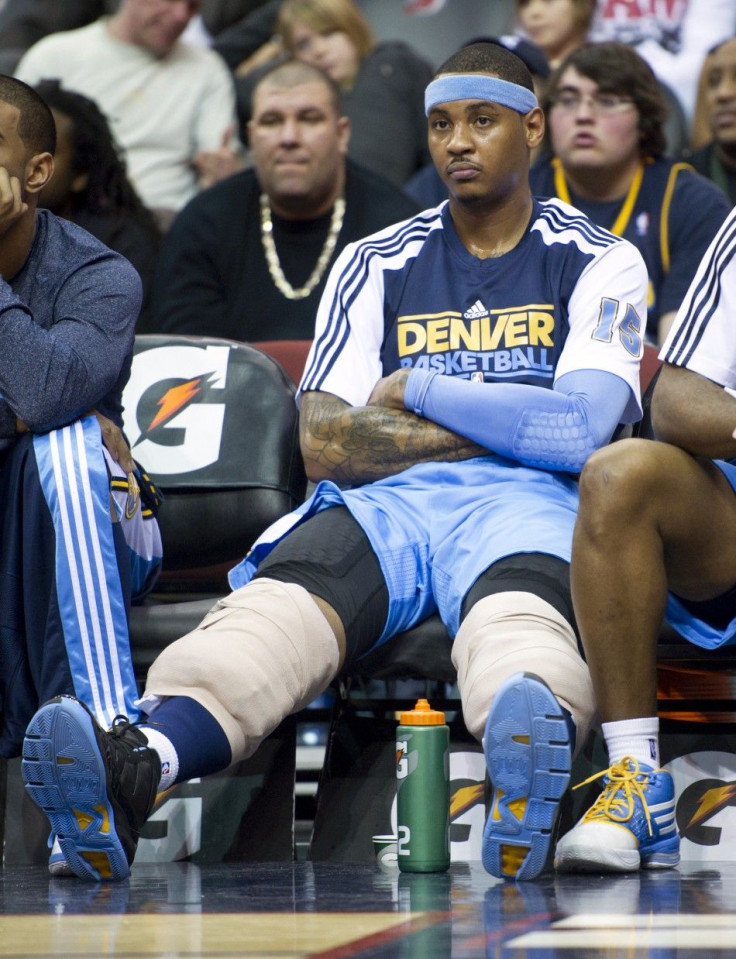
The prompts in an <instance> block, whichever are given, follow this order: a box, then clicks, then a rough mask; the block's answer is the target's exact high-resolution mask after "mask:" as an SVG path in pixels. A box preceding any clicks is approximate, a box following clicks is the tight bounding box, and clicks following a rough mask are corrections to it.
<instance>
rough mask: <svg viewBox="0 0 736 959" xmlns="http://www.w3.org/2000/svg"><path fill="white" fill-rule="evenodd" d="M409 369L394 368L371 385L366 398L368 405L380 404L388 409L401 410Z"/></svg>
mask: <svg viewBox="0 0 736 959" xmlns="http://www.w3.org/2000/svg"><path fill="white" fill-rule="evenodd" d="M410 372H411V371H410V370H395V371H394V372H393V373H389V375H388V376H384V377H383V378H382V379H380V380H379V381H378V382H377V383H376V385H375V386H374V387H373V392H372V393H371V395H370V397H369V399H368V406H382V407H383V408H384V409H388V410H403V409H405V407H404V392H405V390H406V381H407V380H408V379H409V373H410Z"/></svg>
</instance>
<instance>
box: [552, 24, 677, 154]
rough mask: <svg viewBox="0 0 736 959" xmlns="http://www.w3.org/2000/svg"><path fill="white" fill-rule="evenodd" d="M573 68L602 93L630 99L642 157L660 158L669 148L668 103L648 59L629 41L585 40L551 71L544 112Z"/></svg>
mask: <svg viewBox="0 0 736 959" xmlns="http://www.w3.org/2000/svg"><path fill="white" fill-rule="evenodd" d="M570 67H573V68H574V69H575V70H577V72H578V73H580V74H582V76H584V77H587V78H588V79H589V80H592V81H593V82H594V83H595V84H597V85H598V89H599V90H600V91H601V93H616V94H618V95H619V96H625V97H628V98H629V99H631V100H632V101H633V103H634V106H635V107H636V109H637V111H638V113H639V148H640V150H641V154H642V156H647V157H659V156H662V155H663V154H664V152H665V150H666V148H667V136H666V133H665V129H664V123H665V120H666V119H667V112H668V107H667V102H666V100H665V98H664V96H663V94H662V89H661V87H660V85H659V81H658V80H657V78H656V76H655V75H654V72H653V70H652V68H651V67H650V66H649V64H648V63H647V62H646V60H645V59H644V58H643V57H642V56H640V55H639V54H638V53H637V52H636V50H634V48H633V47H632V46H630V45H629V44H628V43H618V42H617V41H615V40H607V41H605V42H601V43H584V44H583V45H582V46H581V47H577V49H575V50H573V52H572V53H570V54H568V56H566V57H565V59H564V60H563V61H562V63H561V64H560V65H559V66H558V67H557V69H556V70H555V71H554V73H553V74H552V76H551V78H550V80H549V83H548V84H547V87H546V90H545V96H544V104H543V106H544V108H545V111H546V110H547V109H549V106H550V105H551V104H552V102H553V100H554V98H555V96H556V95H557V91H558V90H559V88H560V80H561V78H562V75H563V73H565V72H566V70H568V69H569V68H570Z"/></svg>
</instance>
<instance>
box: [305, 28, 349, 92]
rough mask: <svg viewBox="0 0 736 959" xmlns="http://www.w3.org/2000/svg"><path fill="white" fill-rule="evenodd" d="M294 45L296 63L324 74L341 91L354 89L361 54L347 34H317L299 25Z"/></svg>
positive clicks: (334, 31)
mask: <svg viewBox="0 0 736 959" xmlns="http://www.w3.org/2000/svg"><path fill="white" fill-rule="evenodd" d="M291 44H292V47H293V49H294V56H295V57H296V59H297V60H302V61H303V62H304V63H309V64H311V65H312V66H313V67H318V68H319V69H320V70H324V72H325V73H326V74H327V75H328V76H329V77H331V78H332V79H333V80H334V81H335V83H336V84H337V85H338V86H340V87H350V86H352V83H353V80H354V79H355V74H356V73H357V72H358V51H357V50H356V48H355V44H354V43H353V41H352V40H351V39H350V37H349V36H348V35H347V33H345V31H344V30H332V31H331V32H330V33H317V31H316V30H313V29H312V27H309V26H307V24H306V23H299V22H296V23H294V25H293V27H292V29H291Z"/></svg>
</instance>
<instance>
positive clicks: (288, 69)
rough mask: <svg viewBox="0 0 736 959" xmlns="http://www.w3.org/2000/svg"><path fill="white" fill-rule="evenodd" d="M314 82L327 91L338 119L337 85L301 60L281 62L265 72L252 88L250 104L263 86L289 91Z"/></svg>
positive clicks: (338, 98) (339, 104) (341, 109)
mask: <svg viewBox="0 0 736 959" xmlns="http://www.w3.org/2000/svg"><path fill="white" fill-rule="evenodd" d="M315 80H316V81H317V82H319V83H321V84H323V85H324V86H325V87H326V88H327V90H328V91H329V94H330V103H331V105H332V107H333V109H334V111H335V115H336V116H338V117H340V116H342V114H343V112H344V111H343V105H342V95H341V94H340V88H339V87H338V85H337V84H336V83H335V81H334V80H333V79H332V77H330V76H328V75H327V74H326V73H325V72H324V70H320V69H319V67H315V66H312V64H311V63H302V62H301V60H293V59H290V60H286V61H281V62H279V63H276V64H275V65H274V66H272V67H270V68H269V69H268V70H266V72H265V73H264V74H263V75H262V76H261V77H260V78H259V79H258V82H257V83H256V85H255V86H254V87H253V93H252V94H251V102H253V101H254V100H255V95H256V91H257V90H259V89H260V88H261V87H262V86H264V85H269V86H273V87H277V88H279V89H283V90H290V89H291V88H292V87H298V86H301V85H302V84H303V83H314V81H315Z"/></svg>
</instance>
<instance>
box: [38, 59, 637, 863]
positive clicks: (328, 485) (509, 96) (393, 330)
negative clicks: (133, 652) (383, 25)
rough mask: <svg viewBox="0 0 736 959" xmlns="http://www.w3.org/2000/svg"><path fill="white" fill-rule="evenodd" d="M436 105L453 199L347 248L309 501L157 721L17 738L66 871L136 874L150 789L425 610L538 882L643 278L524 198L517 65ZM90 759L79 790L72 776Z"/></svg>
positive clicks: (178, 654)
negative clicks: (588, 557)
mask: <svg viewBox="0 0 736 959" xmlns="http://www.w3.org/2000/svg"><path fill="white" fill-rule="evenodd" d="M426 112H427V116H428V137H429V146H430V150H431V153H432V157H433V161H434V163H435V164H436V166H437V169H438V171H439V173H440V175H441V176H442V178H443V180H444V181H445V183H446V185H447V188H448V191H449V201H448V202H446V203H443V204H441V205H440V206H439V207H437V208H436V209H430V210H427V211H425V212H424V213H421V214H419V215H417V216H415V217H413V218H412V219H409V220H406V221H404V222H402V223H399V224H396V225H394V226H391V227H388V228H387V229H385V230H383V231H381V232H379V233H376V234H374V235H372V236H370V237H367V238H366V239H364V240H360V241H358V242H356V243H352V244H350V245H349V246H347V247H346V248H345V250H344V251H343V253H342V254H341V255H340V257H339V258H338V260H337V261H336V263H335V266H334V268H333V269H332V271H331V273H330V276H329V279H328V282H327V285H326V288H325V293H324V296H323V297H322V300H321V304H320V307H319V311H318V316H317V323H316V336H315V341H314V345H313V348H312V351H311V354H310V357H309V359H308V361H307V367H306V371H305V375H304V378H303V380H302V383H301V385H300V389H299V396H298V400H299V403H300V429H301V444H302V450H303V454H304V459H305V462H306V465H307V470H308V474H309V476H310V477H311V479H313V480H315V481H319V482H318V485H317V487H316V489H315V492H314V495H313V496H312V497H311V498H310V499H309V500H308V501H307V502H306V503H305V504H304V505H303V506H302V507H300V508H299V509H298V510H296V511H295V512H294V513H292V514H290V515H289V516H288V517H286V518H285V519H283V520H282V521H280V522H279V523H277V524H275V525H274V526H273V527H271V528H270V529H269V530H267V531H266V532H265V533H264V535H263V536H262V537H261V539H260V540H259V542H258V543H257V544H256V545H255V547H254V549H253V550H252V551H251V553H250V554H249V555H248V556H247V557H246V559H245V560H244V561H243V563H242V564H240V566H238V567H236V568H235V569H234V570H233V571H232V573H231V585H232V586H233V589H234V592H233V593H231V594H230V595H229V596H228V597H226V598H225V599H223V600H221V601H220V602H219V603H218V604H217V605H216V606H215V608H214V609H213V610H212V611H211V612H210V613H209V614H208V615H207V617H206V618H205V619H204V620H203V622H202V623H201V625H200V626H199V627H198V628H197V629H196V630H195V631H193V632H192V633H190V634H189V635H188V636H185V637H183V638H182V639H180V640H178V641H177V642H176V643H174V644H172V646H170V647H169V648H168V649H167V650H166V651H165V652H164V653H163V654H162V655H161V656H160V657H159V658H158V659H157V661H156V662H155V663H154V665H153V667H152V669H151V671H150V673H149V676H148V681H147V687H146V690H145V693H144V696H143V699H142V703H141V705H142V708H143V709H144V711H145V712H146V713H148V722H146V723H144V724H143V725H142V726H138V727H133V726H131V725H130V724H129V723H127V722H125V721H124V720H119V721H118V722H116V723H115V724H114V726H113V729H112V730H111V731H110V732H105V731H103V730H102V729H101V728H100V727H99V726H98V725H97V724H96V723H95V722H94V721H93V719H92V718H91V717H90V716H89V714H88V712H87V711H86V710H85V709H84V707H82V706H81V705H80V704H79V703H77V702H76V701H75V700H74V699H70V698H62V699H59V700H55V701H52V702H51V703H49V704H47V705H45V706H44V707H43V708H42V709H41V710H40V711H39V713H38V714H37V716H36V717H35V718H34V719H33V721H32V722H31V724H30V726H29V728H28V732H27V736H26V745H25V753H24V755H25V760H24V764H23V774H24V777H25V780H26V783H27V787H28V790H29V792H30V794H31V796H32V797H34V799H35V800H36V801H37V802H38V803H39V805H42V806H43V807H44V810H45V812H46V813H47V815H48V816H49V819H50V820H51V823H52V826H53V827H54V828H55V829H57V831H59V832H60V833H61V834H62V836H61V846H62V850H63V852H64V855H65V857H66V860H67V863H68V864H69V866H70V867H71V869H72V870H73V871H74V872H75V873H76V874H77V875H78V876H80V877H82V878H86V879H90V880H97V879H99V878H111V879H120V878H123V877H124V876H126V875H127V874H128V871H129V867H130V863H131V862H132V859H133V856H134V853H135V846H136V840H137V835H138V830H139V829H140V826H141V825H142V823H143V822H144V821H145V819H146V817H147V816H148V814H149V812H150V810H151V808H152V804H153V801H154V798H155V794H156V792H157V790H158V789H160V788H166V787H167V786H169V785H171V784H173V783H176V782H179V781H182V780H186V779H189V778H191V777H192V776H201V775H205V774H207V773H212V772H215V771H216V770H218V769H222V768H224V767H226V766H227V765H228V764H230V763H231V762H235V761H237V760H239V759H242V758H243V757H245V756H248V755H250V754H251V753H252V752H253V751H254V750H255V749H256V748H257V746H258V744H259V743H260V742H261V741H262V740H263V738H264V737H265V736H267V735H268V733H269V732H270V731H271V730H273V729H274V728H275V727H276V725H277V724H278V723H279V722H280V721H281V719H283V717H284V716H286V715H288V714H289V713H291V712H294V711H296V710H298V709H300V708H302V707H303V706H305V705H306V704H307V703H309V702H311V701H312V700H313V699H314V698H315V696H317V695H318V694H319V693H320V692H322V691H323V690H324V688H325V687H326V686H327V685H328V683H329V682H330V681H332V680H333V679H334V678H335V676H336V675H337V674H338V672H339V670H340V669H341V668H342V666H343V664H344V663H345V662H347V661H351V660H353V659H355V658H356V657H359V656H361V655H363V654H365V653H366V652H368V651H369V650H371V649H373V648H375V647H376V646H378V645H379V644H380V643H382V642H384V641H385V640H387V639H388V638H389V637H391V636H393V635H394V634H396V633H397V632H400V631H402V630H406V629H409V628H410V627H412V626H414V625H416V624H417V623H419V622H421V621H422V620H423V619H425V618H426V617H427V616H429V615H431V614H433V613H435V612H439V615H440V616H441V617H442V620H443V621H444V623H445V624H446V626H447V628H448V630H449V632H450V633H451V635H453V636H454V644H453V658H454V662H455V665H456V667H457V672H458V685H459V689H460V693H461V697H462V704H463V713H464V717H465V721H466V724H467V726H468V728H469V729H470V730H471V731H472V732H473V733H474V734H475V735H476V736H477V737H478V738H479V739H480V738H483V740H484V746H485V754H486V759H487V763H488V769H489V774H490V779H491V782H492V784H493V799H492V807H491V811H490V815H489V817H488V822H487V825H486V828H485V832H484V839H483V860H484V863H485V865H486V868H487V869H488V870H489V871H490V872H492V873H493V874H494V875H497V876H504V877H508V878H520V879H523V878H533V877H534V876H536V875H538V874H539V873H540V872H541V871H542V869H543V868H544V867H545V865H546V863H547V861H548V853H549V851H550V846H551V839H552V835H553V830H554V824H555V818H556V814H557V809H558V804H559V799H560V797H561V796H562V794H563V792H564V791H565V789H566V787H567V783H568V779H569V770H570V765H571V762H572V756H573V752H574V749H575V747H576V745H577V746H578V747H580V746H581V745H582V743H583V741H584V740H585V737H586V734H587V731H588V728H589V725H590V723H591V719H592V715H593V711H594V705H593V696H592V688H591V683H590V677H589V674H588V670H587V667H586V666H585V663H584V661H583V659H582V656H581V654H580V651H579V647H578V640H577V636H576V627H575V620H574V616H573V610H572V602H571V598H570V589H569V560H570V551H571V542H572V529H573V524H574V520H575V514H576V509H577V484H576V481H575V474H577V473H578V472H579V471H580V470H581V469H582V467H583V465H584V463H585V461H586V459H587V458H588V456H589V455H590V454H591V453H592V452H593V451H594V450H596V449H598V448H599V447H600V446H603V445H605V444H606V443H608V442H609V441H610V439H611V437H612V436H613V434H614V432H615V430H616V427H617V425H618V424H619V423H620V422H631V421H633V420H636V419H638V418H639V416H640V415H641V409H640V397H639V360H640V357H641V354H642V337H643V334H644V323H645V316H646V285H647V277H646V268H645V266H644V262H643V260H642V258H641V256H640V255H639V253H638V252H637V251H636V250H635V249H634V247H633V246H632V245H631V244H630V243H628V242H627V241H626V240H622V239H619V238H617V237H615V236H613V235H612V234H610V233H607V232H606V231H605V230H603V229H601V228H599V227H597V226H595V225H594V224H592V223H591V222H590V221H589V220H587V219H586V218H585V217H584V216H583V215H581V214H579V213H578V212H577V211H575V210H574V209H571V208H570V207H568V206H566V205H564V204H561V203H560V202H559V201H557V200H549V201H538V200H535V199H533V198H532V195H531V192H530V188H529V179H528V173H529V155H530V151H531V150H532V149H534V148H535V147H536V146H538V145H539V143H540V141H541V139H542V137H543V134H544V115H543V113H542V111H541V109H540V108H539V107H538V104H537V101H536V98H535V96H534V93H533V86H532V79H531V76H530V74H529V72H528V70H527V68H526V67H525V66H524V64H523V63H522V62H521V60H519V58H518V57H516V56H515V55H514V54H513V53H511V52H509V51H508V50H505V49H503V48H502V47H500V46H498V45H496V44H488V43H479V44H472V45H470V46H468V47H466V48H464V49H463V50H461V51H459V52H458V53H457V54H455V55H454V56H453V57H451V58H450V59H449V60H448V61H447V62H446V63H445V64H444V65H443V66H442V67H441V68H440V70H439V71H438V74H437V76H436V77H435V79H434V80H433V81H432V83H430V85H429V86H428V88H427V91H426ZM297 181H298V178H297V177H296V175H295V176H294V189H298V182H297ZM532 672H533V673H535V674H537V675H532ZM540 717H544V718H545V720H546V721H545V722H542V723H540V722H538V721H537V720H538V719H539V718H540ZM69 729H73V730H74V738H75V742H76V744H75V745H74V746H69V745H68V742H69V740H68V738H65V734H64V733H62V730H67V731H68V730H69ZM90 756H92V757H94V762H93V764H92V765H93V766H94V771H93V772H92V773H90V771H89V770H90V763H89V757H90ZM61 758H63V760H64V762H63V764H62V765H59V764H58V762H57V761H56V760H58V759H61ZM82 763H84V764H85V770H86V772H85V792H84V795H82V793H81V792H80V791H78V786H79V782H80V777H78V776H69V777H67V776H66V775H65V771H72V772H74V771H75V769H76V768H77V764H82ZM512 770H517V773H516V774H510V771H512ZM518 771H520V772H518ZM49 783H51V784H53V785H54V787H55V788H54V789H53V790H50V789H48V788H47V786H48V784H49ZM93 787H94V788H93ZM103 810H104V812H105V815H104V816H103V815H102V811H103ZM123 810H125V811H123ZM108 822H109V827H108V825H107V824H108Z"/></svg>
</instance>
